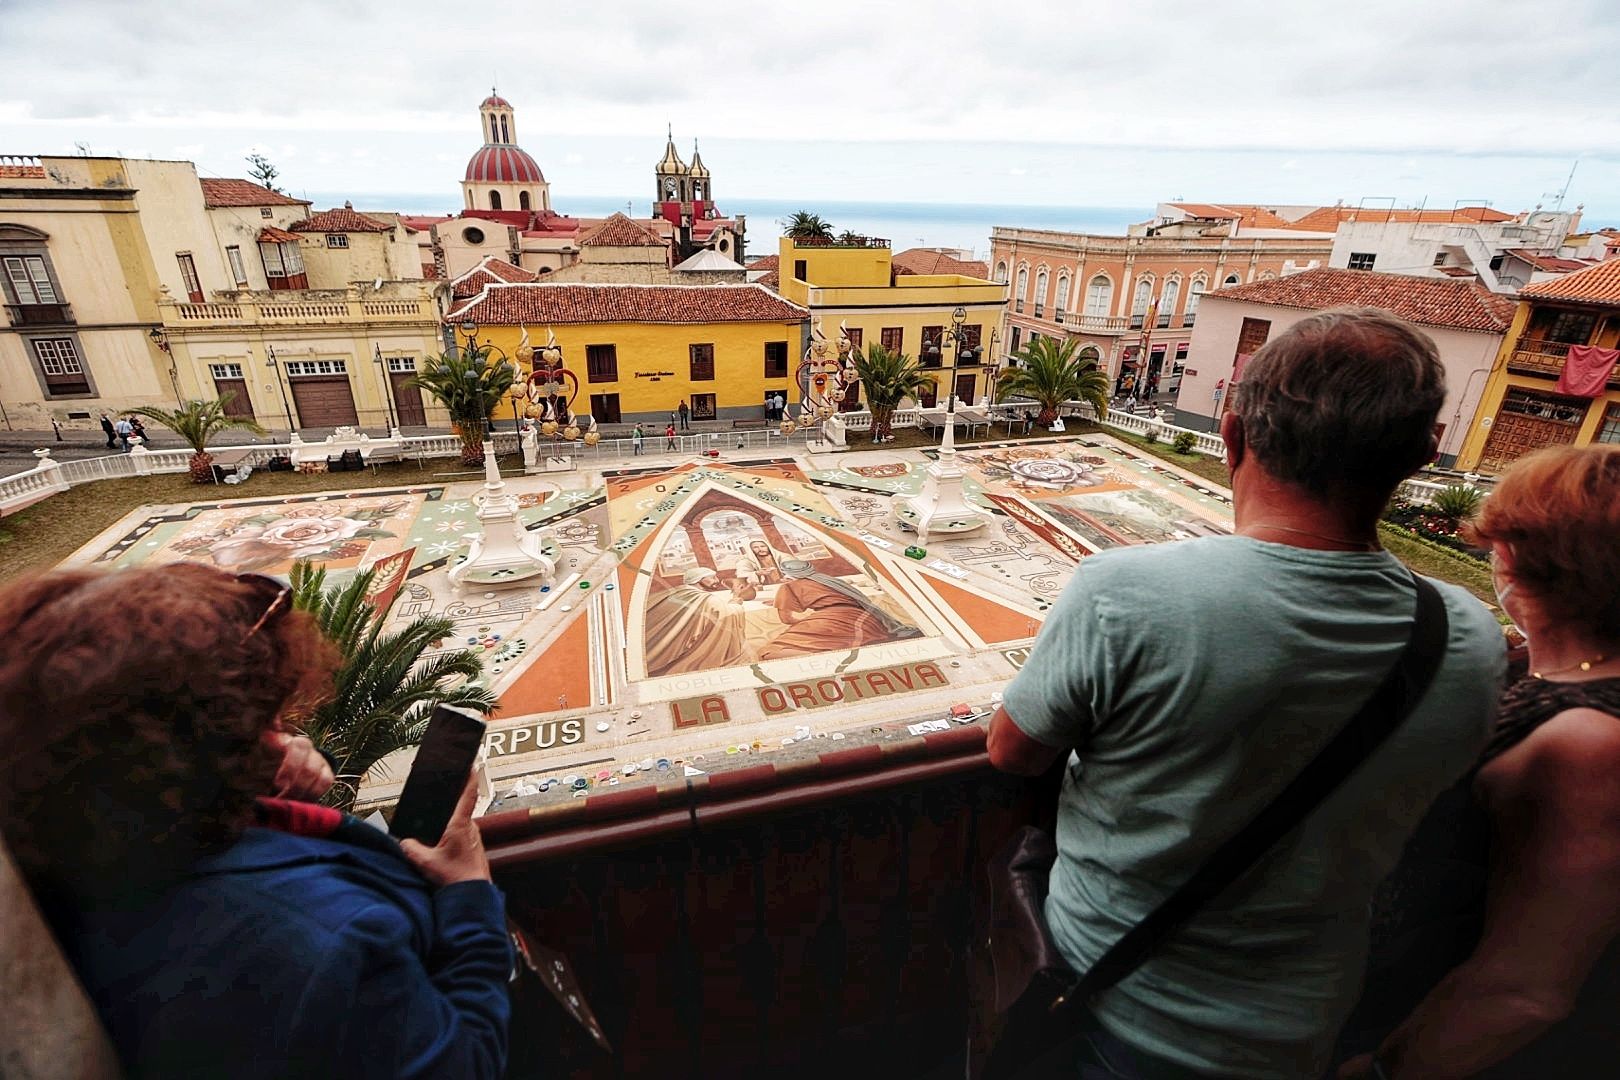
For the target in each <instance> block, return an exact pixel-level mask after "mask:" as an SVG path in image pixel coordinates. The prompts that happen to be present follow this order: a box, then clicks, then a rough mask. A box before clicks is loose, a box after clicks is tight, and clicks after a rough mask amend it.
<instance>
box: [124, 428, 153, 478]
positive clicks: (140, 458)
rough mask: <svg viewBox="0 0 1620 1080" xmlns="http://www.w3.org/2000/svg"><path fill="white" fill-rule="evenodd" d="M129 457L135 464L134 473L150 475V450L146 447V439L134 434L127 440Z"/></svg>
mask: <svg viewBox="0 0 1620 1080" xmlns="http://www.w3.org/2000/svg"><path fill="white" fill-rule="evenodd" d="M129 441H130V443H131V444H132V445H131V446H130V448H129V459H130V461H131V462H133V463H134V465H135V475H137V476H151V475H152V451H150V450H148V449H147V448H146V440H145V439H142V438H140V437H139V436H136V437H134V438H132V439H130V440H129Z"/></svg>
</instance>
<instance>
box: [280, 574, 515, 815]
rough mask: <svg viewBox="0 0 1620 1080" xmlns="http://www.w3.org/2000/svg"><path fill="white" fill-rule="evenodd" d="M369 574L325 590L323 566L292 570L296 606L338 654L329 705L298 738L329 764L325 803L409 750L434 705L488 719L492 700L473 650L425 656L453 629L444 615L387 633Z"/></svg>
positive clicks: (345, 800)
mask: <svg viewBox="0 0 1620 1080" xmlns="http://www.w3.org/2000/svg"><path fill="white" fill-rule="evenodd" d="M374 577H375V572H374V571H371V570H363V571H361V572H359V573H357V574H355V575H354V576H353V577H351V578H349V579H348V580H347V581H344V582H341V583H339V584H328V583H327V580H326V570H325V569H324V568H320V567H315V566H312V565H311V564H310V563H307V562H297V563H294V564H293V569H292V574H291V581H292V589H293V593H292V596H293V606H294V607H296V608H298V609H300V610H302V611H307V612H309V613H310V614H312V615H314V616H315V619H316V621H317V622H319V623H320V625H321V629H322V630H324V631H325V632H326V636H327V637H328V638H330V639H331V641H332V643H333V644H334V645H336V646H337V648H338V652H339V653H340V654H341V656H342V662H341V664H340V665H339V667H338V670H337V675H336V678H335V687H334V691H335V692H334V693H333V695H332V697H331V699H330V700H328V701H327V702H326V703H325V704H323V705H321V706H320V707H319V708H317V709H316V710H315V711H314V713H313V714H312V715H311V716H309V717H308V718H307V719H306V720H305V721H304V733H305V734H306V735H308V736H309V737H310V739H311V741H313V742H314V743H315V745H316V747H317V748H319V749H320V750H322V751H324V752H326V753H327V754H330V755H331V757H332V760H333V761H334V762H335V763H336V764H335V766H334V768H333V770H332V771H333V772H334V773H335V774H336V775H337V780H338V782H337V784H336V785H335V786H334V787H333V789H332V794H331V795H329V796H328V797H327V801H328V802H330V803H333V804H335V805H338V806H341V807H344V808H347V807H349V806H352V805H353V804H354V799H355V795H356V794H357V792H358V791H359V786H360V779H361V778H362V777H363V776H365V775H366V773H368V772H370V771H371V769H372V768H374V767H375V766H376V765H377V763H378V762H379V761H381V760H382V759H383V758H385V757H387V756H388V755H389V754H392V753H393V752H394V751H396V750H403V749H405V748H407V747H411V746H416V745H417V744H419V743H420V742H421V741H422V736H423V734H424V733H425V732H426V731H427V721H428V714H429V713H430V712H432V710H433V707H434V706H435V705H438V704H441V703H442V704H446V705H460V706H463V707H465V708H471V709H478V710H479V711H481V712H484V713H486V714H487V713H489V712H490V711H491V710H492V709H494V707H495V695H494V694H492V693H490V691H489V690H488V688H486V687H484V686H483V685H481V684H479V683H478V682H477V681H476V680H477V679H478V677H479V676H480V675H482V674H483V671H484V661H483V659H482V657H481V655H480V654H479V653H477V652H474V651H473V650H471V649H455V650H445V651H443V652H439V653H435V654H434V655H432V656H426V657H425V658H424V656H425V654H426V653H427V652H428V650H429V649H430V648H432V647H433V646H434V645H435V644H437V643H438V642H439V641H442V640H443V639H445V638H447V637H449V636H450V635H451V634H453V633H454V632H455V623H454V622H452V621H451V620H450V619H449V618H447V617H445V616H443V615H427V616H422V617H420V618H417V619H413V620H412V621H411V622H410V623H409V624H407V625H406V626H405V627H403V628H402V629H399V630H396V631H394V632H392V633H384V632H383V625H384V624H385V623H386V622H387V621H388V611H389V609H390V608H391V607H392V606H393V601H392V600H391V599H390V600H389V601H388V602H387V603H385V604H384V605H383V606H382V607H381V608H379V607H378V606H377V604H376V602H375V597H373V596H372V595H371V592H372V581H373V578H374Z"/></svg>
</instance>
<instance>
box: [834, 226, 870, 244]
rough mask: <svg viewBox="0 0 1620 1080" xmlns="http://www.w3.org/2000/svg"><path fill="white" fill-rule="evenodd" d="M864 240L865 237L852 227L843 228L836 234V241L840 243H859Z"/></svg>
mask: <svg viewBox="0 0 1620 1080" xmlns="http://www.w3.org/2000/svg"><path fill="white" fill-rule="evenodd" d="M865 240H866V237H864V236H862V235H861V234H860V233H858V232H856V231H855V230H854V229H845V230H844V231H843V232H841V233H839V234H838V242H839V243H840V244H860V243H863V242H865Z"/></svg>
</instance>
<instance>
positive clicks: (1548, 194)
mask: <svg viewBox="0 0 1620 1080" xmlns="http://www.w3.org/2000/svg"><path fill="white" fill-rule="evenodd" d="M1580 167H1581V159H1580V158H1576V159H1575V164H1573V165H1571V166H1570V167H1569V175H1568V176H1566V177H1564V186H1563V187H1561V188H1559V189H1558V190H1557V191H1544V192H1542V193H1541V197H1542V198H1543V199H1551V200H1553V212H1554V213H1557V212H1558V211H1560V210H1562V209H1563V208H1564V196H1565V195H1568V194H1569V185H1570V182H1571V181H1573V180H1574V179H1575V170H1576V169H1578V168H1580Z"/></svg>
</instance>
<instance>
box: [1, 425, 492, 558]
mask: <svg viewBox="0 0 1620 1080" xmlns="http://www.w3.org/2000/svg"><path fill="white" fill-rule="evenodd" d="M500 462H501V470H502V471H503V472H504V473H506V475H508V476H511V475H513V474H516V475H519V476H521V475H522V473H523V460H522V458H521V457H518V456H517V455H509V456H506V457H503V458H501V459H500ZM478 476H479V474H478V473H476V472H467V471H461V468H460V466H459V465H458V464H457V462H456V461H455V459H454V458H437V459H432V460H429V461H427V462H425V463H423V464H422V465H418V464H417V463H416V462H398V463H389V464H384V465H379V466H377V471H376V472H372V471H371V470H370V469H362V470H360V471H359V472H346V473H296V472H274V473H273V472H264V471H259V472H255V473H254V474H253V475H252V476H250V477H248V479H247V482H246V483H243V484H241V485H226V484H218V485H216V484H193V483H192V482H191V480H190V478H189V477H187V476H186V474H185V473H176V474H168V475H164V476H137V477H130V478H129V479H123V480H101V481H98V482H96V483H93V484H80V485H79V486H78V487H74V488H70V489H69V490H67V491H64V492H62V493H61V494H59V495H52V496H51V497H50V498H48V499H46V500H45V501H43V502H38V503H35V504H34V505H33V506H30V507H28V508H27V509H25V510H20V511H18V512H17V513H15V514H12V515H11V516H10V517H7V518H4V519H0V581H7V580H9V579H11V578H14V577H16V576H18V575H19V574H23V573H26V572H28V571H30V570H43V569H46V568H47V567H51V566H55V565H56V564H57V563H59V562H61V561H62V560H63V559H65V558H67V557H68V556H69V555H71V554H73V553H74V552H75V551H77V550H78V549H79V548H81V547H83V546H84V545H85V544H87V543H89V542H90V541H91V540H92V539H94V538H95V536H96V534H98V533H100V532H101V531H102V530H103V529H106V528H108V527H109V526H111V525H112V524H113V523H114V522H116V521H117V520H118V519H119V518H121V517H123V516H124V515H125V514H127V513H129V512H130V511H131V510H134V509H135V508H136V507H138V506H146V505H150V504H155V503H193V502H208V501H211V500H215V499H219V500H224V499H258V498H263V497H265V496H269V495H304V494H308V493H310V492H316V491H346V490H352V489H354V488H373V487H407V486H413V485H418V484H442V483H454V482H457V481H466V480H476V479H478Z"/></svg>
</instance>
